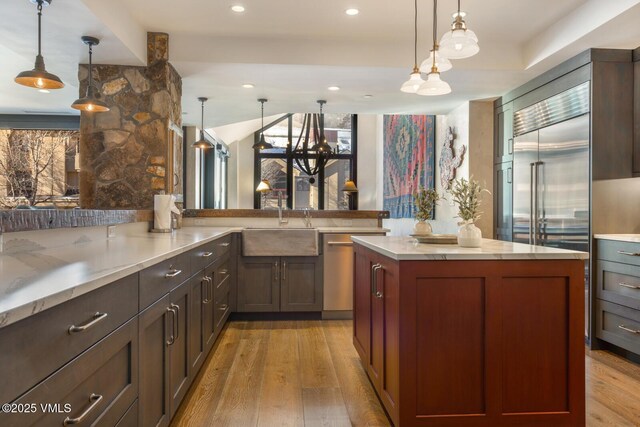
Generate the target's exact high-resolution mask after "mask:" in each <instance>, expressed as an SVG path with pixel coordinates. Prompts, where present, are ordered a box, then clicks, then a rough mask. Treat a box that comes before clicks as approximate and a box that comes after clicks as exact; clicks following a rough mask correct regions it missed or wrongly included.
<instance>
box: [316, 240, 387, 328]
mask: <svg viewBox="0 0 640 427" xmlns="http://www.w3.org/2000/svg"><path fill="white" fill-rule="evenodd" d="M365 234H366V235H377V236H384V235H385V233H354V234H324V235H323V243H322V247H323V251H322V253H323V255H324V280H323V282H324V283H323V284H324V291H323V292H324V304H323V310H322V317H323V318H324V319H351V318H352V317H353V312H352V311H353V242H352V241H351V236H357V235H365Z"/></svg>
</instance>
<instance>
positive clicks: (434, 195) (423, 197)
mask: <svg viewBox="0 0 640 427" xmlns="http://www.w3.org/2000/svg"><path fill="white" fill-rule="evenodd" d="M441 199H442V197H440V195H439V194H438V192H437V191H436V190H435V189H434V188H424V187H423V186H422V185H421V186H420V188H419V189H418V192H417V193H414V195H413V203H414V207H415V210H416V219H417V220H418V221H426V220H428V219H431V214H432V213H433V209H434V208H435V207H436V204H437V203H438V201H439V200H441Z"/></svg>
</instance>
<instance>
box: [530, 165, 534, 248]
mask: <svg viewBox="0 0 640 427" xmlns="http://www.w3.org/2000/svg"><path fill="white" fill-rule="evenodd" d="M529 167H530V168H531V169H530V175H529V244H530V245H534V244H535V243H534V237H533V236H534V231H535V222H534V220H533V205H534V203H533V198H534V187H533V173H534V172H533V168H534V167H535V163H529Z"/></svg>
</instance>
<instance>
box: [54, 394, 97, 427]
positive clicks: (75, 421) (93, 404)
mask: <svg viewBox="0 0 640 427" xmlns="http://www.w3.org/2000/svg"><path fill="white" fill-rule="evenodd" d="M101 401H102V395H100V394H95V393H91V396H89V402H91V404H90V405H89V406H88V407H87V409H85V410H84V412H83V413H82V414H80V416H78V417H76V418H69V417H67V418H65V419H64V422H63V423H62V425H65V426H68V425H72V424H79V423H81V422H82V421H84V419H85V418H87V416H88V415H89V413H90V412H91V411H93V410H94V409H95V408H96V406H98V404H99V403H100V402H101Z"/></svg>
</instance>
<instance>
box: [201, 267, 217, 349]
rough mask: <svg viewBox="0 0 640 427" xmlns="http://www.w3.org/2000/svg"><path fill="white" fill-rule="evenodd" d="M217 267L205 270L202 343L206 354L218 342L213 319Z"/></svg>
mask: <svg viewBox="0 0 640 427" xmlns="http://www.w3.org/2000/svg"><path fill="white" fill-rule="evenodd" d="M215 266H216V264H213V265H210V266H208V267H207V268H206V269H205V270H204V274H203V281H202V300H201V301H202V341H203V342H204V346H205V353H209V350H211V347H213V343H214V342H215V340H216V335H215V332H216V331H215V329H216V328H215V326H216V325H215V321H214V319H213V312H214V308H213V288H214V280H215Z"/></svg>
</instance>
